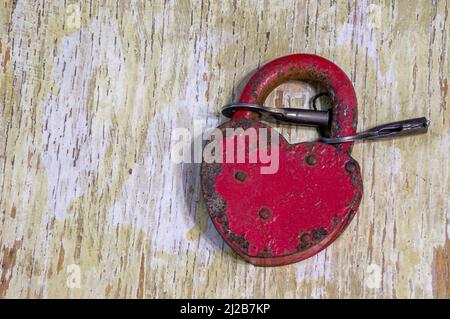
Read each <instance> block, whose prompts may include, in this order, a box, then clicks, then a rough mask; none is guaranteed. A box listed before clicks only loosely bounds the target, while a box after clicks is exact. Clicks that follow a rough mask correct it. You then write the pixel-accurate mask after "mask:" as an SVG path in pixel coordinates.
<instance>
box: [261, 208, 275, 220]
mask: <svg viewBox="0 0 450 319" xmlns="http://www.w3.org/2000/svg"><path fill="white" fill-rule="evenodd" d="M258 215H259V217H260V218H261V219H262V220H263V221H268V220H269V219H271V218H272V211H271V210H270V208H269V207H265V206H263V207H261V208H260V209H259V211H258Z"/></svg>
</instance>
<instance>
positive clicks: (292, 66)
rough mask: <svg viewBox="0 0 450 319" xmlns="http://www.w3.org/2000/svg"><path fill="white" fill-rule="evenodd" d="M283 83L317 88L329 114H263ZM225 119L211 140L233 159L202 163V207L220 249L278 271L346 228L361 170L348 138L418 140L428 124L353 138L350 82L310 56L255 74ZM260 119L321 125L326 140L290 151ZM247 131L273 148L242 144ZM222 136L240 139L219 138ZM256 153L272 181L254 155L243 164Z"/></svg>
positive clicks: (225, 110) (353, 97) (405, 124)
mask: <svg viewBox="0 0 450 319" xmlns="http://www.w3.org/2000/svg"><path fill="white" fill-rule="evenodd" d="M289 80H309V81H316V82H319V83H320V84H321V85H322V86H323V87H325V88H326V89H327V91H328V94H329V95H330V97H331V99H332V100H333V107H332V109H331V110H330V111H314V110H301V109H289V108H285V109H271V108H267V107H264V106H263V104H264V101H265V99H266V97H267V96H268V95H269V93H270V92H271V91H272V90H273V89H275V88H276V87H277V86H278V85H280V84H282V83H284V82H286V81H289ZM223 114H224V115H226V116H228V117H231V120H230V121H228V122H226V123H224V124H222V125H220V126H219V129H220V130H221V131H223V132H224V133H225V134H224V138H223V139H222V140H221V141H219V145H220V151H221V153H223V154H222V156H223V157H222V158H224V157H226V156H227V154H228V155H230V154H231V156H230V158H231V159H232V161H223V162H221V163H207V162H205V161H204V162H203V163H202V172H201V175H202V176H201V178H202V189H203V194H204V199H205V204H206V207H207V209H208V212H209V214H210V217H211V218H212V221H213V223H214V225H215V227H216V228H217V230H218V232H219V233H220V234H221V236H222V237H223V238H224V240H225V241H226V242H227V243H228V245H230V247H231V248H232V249H233V250H234V251H235V252H236V253H237V254H239V255H240V256H241V257H242V258H244V259H245V260H247V261H248V262H250V263H252V264H254V265H258V266H278V265H285V264H289V263H293V262H298V261H301V260H303V259H306V258H308V257H311V256H313V255H314V254H316V253H318V252H319V251H321V250H322V249H324V248H325V247H327V246H328V245H329V244H331V243H332V242H333V241H334V240H336V239H337V237H338V236H339V235H340V234H341V233H342V232H343V231H344V230H345V229H346V227H347V226H348V224H349V222H350V221H351V220H352V218H353V216H354V215H355V213H356V211H357V209H358V206H359V203H360V201H361V198H362V194H363V185H362V179H361V175H360V169H359V165H358V163H357V162H356V161H355V160H354V159H353V158H352V157H351V156H350V152H351V149H352V145H353V141H356V140H359V139H364V138H378V137H393V136H397V135H403V134H411V133H423V132H426V130H427V127H428V121H427V120H426V119H425V118H419V119H414V120H408V121H402V122H395V123H391V124H388V125H383V126H379V127H376V128H374V129H372V130H368V131H365V132H362V133H359V134H356V125H357V99H356V94H355V91H354V88H353V85H352V83H351V82H350V80H349V79H348V77H347V76H346V75H345V73H344V72H343V71H342V70H341V69H340V68H339V67H338V66H337V65H335V64H334V63H332V62H330V61H328V60H326V59H324V58H322V57H319V56H316V55H310V54H294V55H289V56H285V57H282V58H279V59H276V60H274V61H272V62H270V63H268V64H266V65H264V66H263V67H261V68H260V69H259V70H257V72H256V73H255V74H254V75H253V76H252V78H251V79H250V80H249V82H248V83H247V85H246V86H245V88H244V90H243V92H242V94H241V97H240V99H239V102H238V103H235V104H231V105H228V106H225V107H224V108H223ZM267 119H276V120H279V121H285V122H290V123H296V124H300V125H316V126H321V127H323V128H328V129H329V132H330V136H327V137H325V136H321V137H320V138H319V141H316V142H306V143H299V144H289V143H288V142H287V141H286V140H285V139H284V138H283V137H282V136H280V135H279V134H278V133H277V131H276V130H273V129H272V128H271V127H270V126H268V125H266V124H263V123H262V122H261V121H260V120H267ZM239 129H240V130H239ZM249 129H254V130H259V131H261V132H266V133H267V134H268V135H269V136H271V137H277V139H276V140H277V141H278V143H273V141H272V140H271V141H272V142H267V139H263V138H262V136H263V135H259V134H256V135H253V136H256V137H255V140H254V141H253V146H250V143H251V141H250V138H251V137H252V134H248V135H246V134H245V132H247V130H249ZM230 130H231V131H232V132H233V130H235V132H236V131H238V132H239V133H232V134H231V135H227V134H226V133H227V132H229V131H230ZM243 132H244V134H243ZM247 137H248V139H249V143H248V147H247V144H246V143H247V142H246V141H247V140H246V138H247ZM242 138H243V140H244V143H243V145H244V148H246V147H247V148H246V152H247V153H246V155H245V161H242V158H241V160H239V158H238V156H237V154H236V153H237V149H235V146H236V144H239V143H238V140H239V139H242ZM211 142H212V141H211ZM231 142H233V143H231ZM215 143H217V141H215ZM262 149H265V151H266V152H269V151H270V153H271V154H272V155H273V154H274V153H275V154H277V156H278V167H277V170H276V171H274V172H272V173H271V174H264V173H262V171H261V167H262V166H264V165H266V162H265V161H263V160H262V159H261V158H258V159H257V160H256V161H255V160H253V161H252V160H251V157H252V156H253V155H255V154H256V157H257V155H258V154H259V153H258V152H259V151H261V150H262ZM252 152H253V153H252Z"/></svg>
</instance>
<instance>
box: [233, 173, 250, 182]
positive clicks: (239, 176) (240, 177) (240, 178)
mask: <svg viewBox="0 0 450 319" xmlns="http://www.w3.org/2000/svg"><path fill="white" fill-rule="evenodd" d="M234 178H235V179H236V180H237V181H239V182H241V183H242V182H245V180H246V179H247V173H246V172H244V171H236V172H235V173H234Z"/></svg>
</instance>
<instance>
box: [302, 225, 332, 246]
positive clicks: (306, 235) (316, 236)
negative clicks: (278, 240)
mask: <svg viewBox="0 0 450 319" xmlns="http://www.w3.org/2000/svg"><path fill="white" fill-rule="evenodd" d="M327 236H328V232H327V231H326V230H325V228H318V229H313V230H312V231H311V232H303V233H301V234H300V236H299V244H298V247H297V248H298V250H299V251H303V250H306V249H308V248H310V247H312V246H314V245H316V244H317V243H319V242H321V241H322V240H323V239H324V238H325V237H327Z"/></svg>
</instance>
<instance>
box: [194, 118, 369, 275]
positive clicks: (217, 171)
mask: <svg viewBox="0 0 450 319" xmlns="http://www.w3.org/2000/svg"><path fill="white" fill-rule="evenodd" d="M219 128H220V130H221V131H222V133H223V139H222V140H221V141H220V142H219V143H216V145H218V147H219V148H220V153H221V156H222V157H221V158H222V162H221V163H206V162H203V164H202V172H201V174H202V188H203V194H204V199H205V204H206V207H207V209H208V212H209V214H210V216H211V218H212V221H213V223H214V225H215V227H216V228H217V230H218V232H219V233H220V234H221V236H222V237H223V238H224V239H225V241H226V242H227V243H228V244H229V246H230V247H231V248H232V249H233V250H234V251H235V252H236V253H237V254H239V255H240V256H241V257H242V258H244V259H245V260H247V261H248V262H250V263H252V264H254V265H258V266H278V265H285V264H289V263H293V262H298V261H301V260H303V259H306V258H308V257H310V256H312V255H314V254H316V253H317V252H319V251H320V250H322V249H324V248H325V247H327V246H328V245H329V244H330V243H332V242H333V241H334V240H335V239H336V238H337V237H338V236H339V235H340V234H341V233H342V232H343V231H344V230H345V228H346V227H347V225H348V224H349V222H350V221H351V219H352V218H353V216H354V215H355V213H356V211H357V209H358V206H359V203H360V201H361V198H362V192H363V187H362V180H361V175H360V168H359V165H358V163H357V162H356V161H355V160H354V159H353V158H352V157H351V156H350V155H348V154H347V153H346V152H345V151H341V150H339V149H337V148H335V147H333V146H330V145H327V144H324V143H319V142H308V143H299V144H289V143H288V142H287V141H286V140H285V139H284V138H283V136H281V135H279V133H278V132H277V131H276V130H275V129H273V128H271V127H270V126H268V125H265V124H263V123H261V122H258V121H253V120H249V119H243V118H241V119H232V120H231V121H229V122H226V123H224V124H222V125H221V126H220V127H219ZM238 128H240V129H242V130H238V131H237V134H231V135H230V134H228V136H227V129H228V133H229V132H231V131H232V130H233V129H234V130H236V129H238ZM248 129H252V130H255V131H256V132H257V133H259V132H262V131H264V130H265V131H266V133H268V134H267V136H266V137H267V138H266V139H264V140H263V139H262V137H264V136H263V135H261V134H257V135H256V139H255V140H253V142H255V141H256V144H255V143H253V144H251V143H250V142H251V141H250V136H253V138H254V135H251V134H248V135H246V134H242V131H245V132H246V133H247V132H249V131H248ZM260 129H263V130H262V131H261V130H260ZM272 134H275V135H276V137H277V138H278V141H277V142H276V143H274V142H273V140H274V139H273V138H272ZM239 139H241V140H240V141H241V142H242V139H247V142H246V143H247V144H245V145H246V147H245V156H244V161H242V157H241V158H240V159H239V158H238V150H237V145H238V144H239ZM275 140H276V139H275ZM216 142H217V141H216ZM241 146H242V144H241ZM231 147H233V152H232V153H233V154H232V156H230V151H231ZM255 153H257V155H256V156H255ZM227 154H228V155H229V156H228V157H227ZM241 155H242V154H241ZM260 155H261V157H260ZM262 155H270V156H266V157H265V158H262ZM275 156H278V159H275ZM255 158H256V162H255ZM268 158H270V162H268ZM275 161H277V162H278V164H276V163H275V164H274V162H275ZM262 168H265V170H263V171H265V173H262V170H261V169H262ZM275 168H276V169H275Z"/></svg>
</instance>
